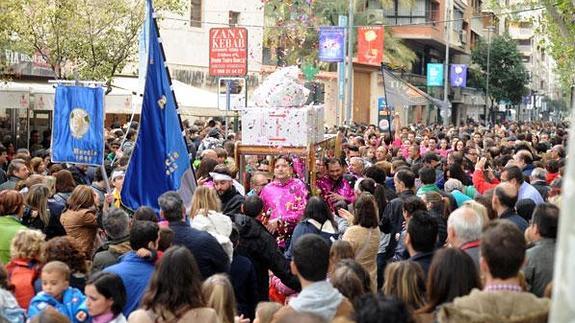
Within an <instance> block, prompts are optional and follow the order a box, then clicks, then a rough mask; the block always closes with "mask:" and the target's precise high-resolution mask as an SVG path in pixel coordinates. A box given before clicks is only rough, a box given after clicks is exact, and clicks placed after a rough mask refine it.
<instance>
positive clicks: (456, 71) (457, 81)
mask: <svg viewBox="0 0 575 323" xmlns="http://www.w3.org/2000/svg"><path fill="white" fill-rule="evenodd" d="M449 76H450V77H449V83H451V86H452V87H467V65H465V64H451V67H450V71H449Z"/></svg>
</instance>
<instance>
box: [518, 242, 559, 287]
mask: <svg viewBox="0 0 575 323" xmlns="http://www.w3.org/2000/svg"><path fill="white" fill-rule="evenodd" d="M555 249H556V240H555V239H550V238H544V239H541V240H538V241H536V242H535V245H534V246H533V247H531V248H529V249H527V253H526V258H527V263H526V264H525V266H524V267H523V273H524V274H525V281H526V282H527V284H528V285H529V291H530V292H532V293H533V294H535V295H537V296H538V297H543V294H544V292H545V288H546V287H547V284H549V283H550V282H551V281H552V280H553V268H554V259H555Z"/></svg>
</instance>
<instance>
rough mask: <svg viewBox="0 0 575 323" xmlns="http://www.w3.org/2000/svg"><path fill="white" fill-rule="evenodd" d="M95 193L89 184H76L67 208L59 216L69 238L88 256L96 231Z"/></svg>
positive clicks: (94, 242) (92, 249)
mask: <svg viewBox="0 0 575 323" xmlns="http://www.w3.org/2000/svg"><path fill="white" fill-rule="evenodd" d="M95 194H96V193H95V192H94V191H92V189H91V188H90V186H87V185H79V186H77V187H76V188H75V189H74V191H73V192H72V195H70V198H69V199H68V209H67V210H66V212H64V213H62V216H61V217H60V222H61V223H62V226H63V227H64V229H65V230H66V234H67V235H68V237H69V238H70V240H71V241H72V242H74V243H76V245H77V246H78V247H79V248H80V251H81V252H83V253H84V254H85V255H86V257H88V258H89V257H91V256H92V252H93V251H94V249H95V244H96V234H97V233H98V221H97V215H96V212H97V210H96V198H95V196H94V195H95Z"/></svg>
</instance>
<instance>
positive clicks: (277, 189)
mask: <svg viewBox="0 0 575 323" xmlns="http://www.w3.org/2000/svg"><path fill="white" fill-rule="evenodd" d="M137 127H138V125H137V123H132V124H130V125H128V126H126V127H123V128H122V127H120V125H115V126H114V127H113V128H112V129H108V130H106V163H105V166H104V167H88V166H85V165H72V164H59V163H53V162H52V161H51V159H50V148H49V145H50V143H49V141H47V142H46V141H45V140H42V141H41V142H40V140H39V138H37V137H39V136H36V137H34V138H35V139H34V138H33V139H34V142H31V145H30V148H31V149H24V148H22V149H15V148H14V145H13V144H12V143H11V142H9V141H4V145H0V165H1V166H2V167H0V321H2V322H4V321H7V322H25V321H27V320H29V321H30V322H95V323H106V322H115V323H121V322H222V323H235V322H241V323H245V322H258V323H267V322H298V323H304V322H318V323H319V322H358V323H371V322H465V321H468V322H546V321H547V318H548V315H549V308H550V298H551V291H552V288H553V265H554V254H555V244H556V237H557V231H558V221H559V213H560V212H559V205H560V202H561V188H562V181H563V172H564V168H565V163H566V144H567V125H566V124H556V123H553V124H552V123H542V122H539V123H537V122H535V123H511V122H510V123H504V124H497V125H494V126H491V127H484V126H481V125H479V124H474V123H469V124H467V125H465V126H461V127H442V126H440V125H431V126H426V125H414V124H412V125H406V126H403V127H401V126H400V121H399V118H396V121H395V123H394V128H395V129H394V132H389V133H388V132H380V131H379V130H378V129H377V128H376V127H375V126H374V125H365V126H360V125H358V126H354V127H351V128H340V129H338V131H337V136H338V139H337V143H338V145H340V144H341V149H339V147H338V149H329V150H324V151H322V152H321V153H322V154H321V155H318V156H316V157H317V163H316V165H315V171H314V172H309V169H306V166H305V161H304V160H302V157H300V156H294V155H289V154H281V148H278V151H279V152H278V154H277V155H273V156H248V158H247V163H246V165H245V166H242V167H244V169H241V172H240V169H239V167H240V165H237V164H236V162H235V160H234V159H233V158H232V157H233V156H234V149H235V142H236V140H241V139H240V138H239V137H238V136H239V135H234V134H226V129H225V126H223V125H222V123H221V122H218V121H216V120H210V121H209V122H204V121H196V122H194V123H193V124H192V123H187V122H186V123H184V127H185V136H186V139H187V143H188V149H189V152H190V160H191V164H192V165H193V167H194V169H195V175H196V180H197V188H196V189H195V191H194V194H193V198H192V200H191V202H190V203H187V204H186V203H185V202H184V200H183V199H182V197H181V196H180V195H179V193H177V192H174V191H169V192H165V193H163V194H162V195H161V196H160V197H159V198H158V205H159V209H157V210H156V209H154V208H152V207H150V206H141V207H140V208H138V209H137V210H128V209H125V208H124V207H123V206H122V201H121V194H120V192H121V190H122V186H123V185H124V183H123V179H124V173H125V170H126V167H127V165H128V161H129V156H130V153H131V151H132V150H133V148H134V145H135V139H136V133H137ZM32 148H33V149H32ZM336 152H338V155H336ZM339 152H341V153H339ZM238 174H242V176H241V177H240V176H239V175H238ZM310 174H312V175H313V176H316V178H315V180H314V181H312V180H311V178H310V177H309V176H311V175H310ZM312 183H313V185H312ZM150 185H153V183H150Z"/></svg>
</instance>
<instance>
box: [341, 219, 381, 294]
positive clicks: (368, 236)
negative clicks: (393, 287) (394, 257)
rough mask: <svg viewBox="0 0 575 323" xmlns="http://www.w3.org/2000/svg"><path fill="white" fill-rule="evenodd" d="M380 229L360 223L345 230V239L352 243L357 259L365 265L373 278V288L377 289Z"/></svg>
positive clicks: (343, 238) (374, 290)
mask: <svg viewBox="0 0 575 323" xmlns="http://www.w3.org/2000/svg"><path fill="white" fill-rule="evenodd" d="M380 234H381V233H380V232H379V229H378V228H377V227H376V228H364V227H362V226H360V225H352V226H351V227H349V228H348V229H347V231H345V233H344V234H343V237H342V238H341V239H342V240H344V241H347V242H349V243H350V244H351V247H352V249H353V254H354V255H355V260H356V261H357V262H358V263H359V264H360V265H362V266H363V268H364V269H365V270H366V271H367V272H368V273H369V276H370V278H371V290H372V291H373V292H376V290H377V263H376V258H377V252H378V250H379V238H380Z"/></svg>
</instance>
